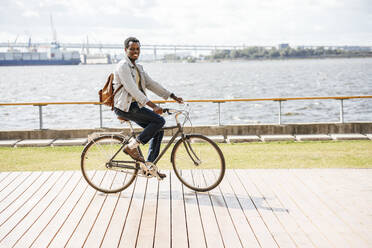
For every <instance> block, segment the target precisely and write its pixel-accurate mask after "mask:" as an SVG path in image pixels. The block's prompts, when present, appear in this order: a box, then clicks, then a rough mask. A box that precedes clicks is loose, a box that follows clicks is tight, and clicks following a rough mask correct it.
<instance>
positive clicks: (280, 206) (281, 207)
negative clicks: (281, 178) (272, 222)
mask: <svg viewBox="0 0 372 248" xmlns="http://www.w3.org/2000/svg"><path fill="white" fill-rule="evenodd" d="M267 174H268V173H267V171H255V172H250V171H247V176H248V178H247V179H248V180H249V181H251V182H252V183H253V184H254V185H255V187H256V188H257V190H258V192H260V194H261V196H263V197H264V198H265V201H266V203H267V204H268V206H269V208H270V209H271V211H272V212H273V213H274V215H275V216H276V218H277V219H278V221H279V222H280V223H281V224H282V226H283V229H284V230H285V231H286V232H287V233H288V235H289V236H290V237H291V239H292V240H293V242H294V243H295V245H296V247H304V248H305V247H313V248H315V247H316V246H315V244H314V243H313V242H312V241H311V239H310V238H309V236H308V235H307V234H306V233H305V232H304V230H303V229H302V227H301V225H299V224H298V223H296V221H295V219H294V218H293V216H291V215H290V214H289V212H290V211H292V209H289V208H288V207H287V206H286V205H285V202H284V201H282V199H280V198H279V197H278V196H277V194H276V193H275V192H274V188H275V187H277V181H276V180H274V179H273V178H270V180H268V175H267Z"/></svg>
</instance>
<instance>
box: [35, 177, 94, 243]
mask: <svg viewBox="0 0 372 248" xmlns="http://www.w3.org/2000/svg"><path fill="white" fill-rule="evenodd" d="M77 175H78V179H79V180H78V182H77V183H76V184H75V185H74V186H73V188H72V189H71V191H70V192H68V191H67V190H66V192H68V194H67V196H66V198H65V199H64V200H63V203H62V205H61V206H60V207H59V208H58V209H57V210H56V212H55V213H54V214H53V216H52V217H51V219H49V220H48V222H47V224H46V225H45V226H44V228H42V229H40V230H39V233H38V235H37V237H36V238H35V239H34V240H33V241H32V243H31V244H30V247H42V246H46V244H48V245H49V244H50V243H51V242H52V240H53V239H54V237H55V236H56V235H57V233H58V230H59V229H60V228H62V226H63V224H64V222H65V221H66V220H67V218H68V216H69V215H70V214H71V212H72V210H73V208H74V206H75V205H76V203H77V202H78V200H79V199H80V198H81V197H82V195H83V194H84V193H85V190H86V189H87V187H88V185H87V183H86V182H85V181H84V179H83V177H82V175H81V172H80V171H79V172H78V173H77ZM71 185H72V184H71Z"/></svg>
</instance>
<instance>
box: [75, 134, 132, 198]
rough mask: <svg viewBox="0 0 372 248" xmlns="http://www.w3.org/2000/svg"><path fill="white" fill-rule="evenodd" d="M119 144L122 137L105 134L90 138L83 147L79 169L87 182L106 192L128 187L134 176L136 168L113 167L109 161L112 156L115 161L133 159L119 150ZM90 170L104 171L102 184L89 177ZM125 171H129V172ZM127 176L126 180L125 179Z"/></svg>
mask: <svg viewBox="0 0 372 248" xmlns="http://www.w3.org/2000/svg"><path fill="white" fill-rule="evenodd" d="M121 144H122V138H121V137H120V136H112V135H110V136H109V135H107V136H101V137H98V138H96V139H94V140H92V141H91V142H90V143H89V144H88V145H87V146H86V148H85V149H84V151H83V156H82V161H81V169H82V172H83V175H84V177H85V179H86V180H87V182H88V183H89V184H90V185H91V186H92V187H94V188H95V189H97V190H100V191H102V192H106V193H114V192H119V191H121V190H123V189H125V188H126V187H128V186H129V185H130V184H131V183H132V182H133V180H134V178H135V177H136V175H137V169H136V168H135V167H133V169H124V168H120V167H115V165H113V164H112V162H111V159H112V158H113V157H115V158H116V159H117V161H133V160H130V159H129V157H128V156H127V155H126V154H124V153H123V152H120V150H121V146H122V145H121ZM118 163H122V162H118ZM92 170H97V171H104V172H105V173H106V174H105V180H104V183H103V184H101V183H99V182H98V181H97V180H95V179H94V178H93V177H91V171H92ZM123 172H124V173H123ZM126 172H131V174H129V173H126ZM127 177H128V180H126V178H127Z"/></svg>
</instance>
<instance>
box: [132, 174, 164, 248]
mask: <svg viewBox="0 0 372 248" xmlns="http://www.w3.org/2000/svg"><path fill="white" fill-rule="evenodd" d="M159 183H162V182H158V180H157V179H156V178H150V179H149V180H148V183H147V190H146V198H145V205H144V208H143V214H142V220H141V224H140V228H139V232H138V237H137V244H136V247H153V244H154V234H155V224H156V212H157V202H158V190H159Z"/></svg>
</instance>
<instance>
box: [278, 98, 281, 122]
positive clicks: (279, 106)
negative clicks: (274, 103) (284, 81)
mask: <svg viewBox="0 0 372 248" xmlns="http://www.w3.org/2000/svg"><path fill="white" fill-rule="evenodd" d="M278 102H279V125H282V101H281V100H279V101H278Z"/></svg>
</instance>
